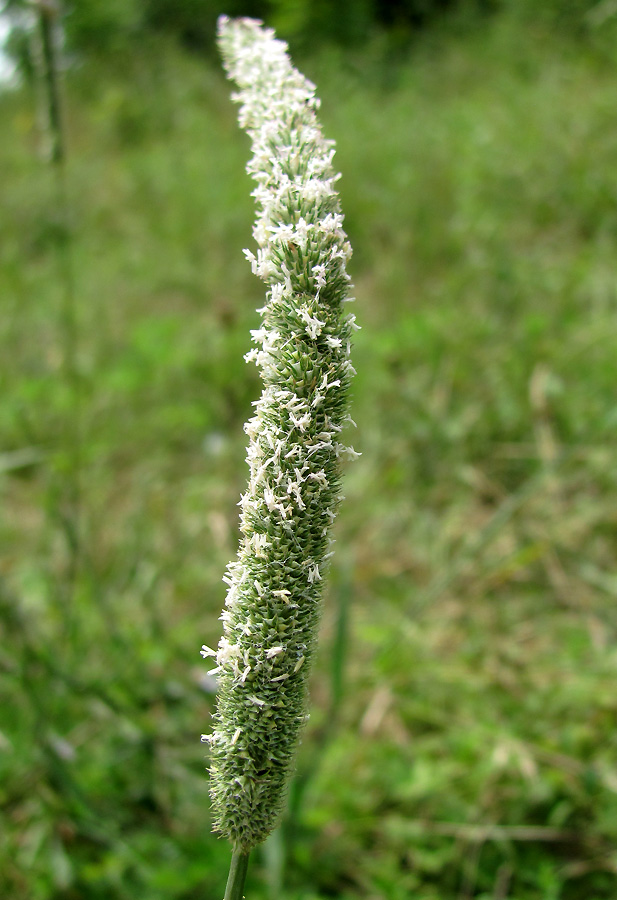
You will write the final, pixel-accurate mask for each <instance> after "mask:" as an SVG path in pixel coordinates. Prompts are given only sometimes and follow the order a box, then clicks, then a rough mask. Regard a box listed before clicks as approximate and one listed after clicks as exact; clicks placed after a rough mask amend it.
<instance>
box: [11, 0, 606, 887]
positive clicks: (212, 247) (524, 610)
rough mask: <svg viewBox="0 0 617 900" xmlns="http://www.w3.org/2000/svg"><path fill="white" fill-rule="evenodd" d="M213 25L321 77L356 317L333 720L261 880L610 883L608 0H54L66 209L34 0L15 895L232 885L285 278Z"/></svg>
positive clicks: (22, 104) (20, 297) (16, 395)
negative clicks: (217, 768) (255, 336)
mask: <svg viewBox="0 0 617 900" xmlns="http://www.w3.org/2000/svg"><path fill="white" fill-rule="evenodd" d="M222 11H225V12H228V13H229V14H231V15H234V14H245V15H246V14H248V15H259V16H262V17H264V18H265V19H266V20H267V22H268V23H269V24H272V25H274V26H275V27H276V28H277V30H278V33H279V34H280V35H281V36H282V37H285V38H286V39H288V40H289V42H290V48H291V52H292V55H293V58H294V61H295V63H296V64H297V65H298V67H299V68H301V70H302V71H303V72H304V73H305V74H306V75H308V76H309V77H310V78H311V79H313V80H314V81H315V82H316V84H317V86H318V95H319V96H320V97H321V98H322V113H321V119H322V123H323V125H324V130H325V132H326V134H327V136H328V137H331V138H334V139H335V140H336V142H337V147H338V152H337V157H336V162H337V166H338V168H339V169H340V171H341V172H342V173H343V179H342V180H341V182H340V190H341V196H342V204H343V209H344V212H345V214H346V228H347V231H348V233H349V237H350V240H351V243H352V245H353V247H354V251H355V253H354V258H353V260H352V265H351V273H352V276H353V279H354V281H355V284H356V295H357V304H356V309H355V312H356V314H357V316H358V320H359V322H360V324H361V325H362V331H360V332H359V334H358V337H357V340H356V347H355V355H354V362H355V366H356V368H357V370H358V375H357V378H356V379H355V382H354V400H353V410H352V414H353V417H354V419H355V420H356V422H357V424H358V429H357V432H355V433H354V434H353V435H350V438H351V440H352V441H353V443H354V445H355V446H356V448H357V449H358V450H360V451H361V452H362V457H361V458H360V460H359V461H358V462H356V463H355V464H353V466H349V468H348V471H347V472H346V476H345V494H346V501H345V503H344V504H343V506H342V509H341V513H340V517H339V520H338V522H337V525H336V537H337V545H336V548H337V552H336V556H335V558H334V561H333V567H332V572H331V578H330V583H329V586H328V589H327V596H326V602H325V609H324V619H323V629H322V640H321V645H320V652H319V657H318V659H317V662H316V666H315V671H314V674H313V679H312V714H311V720H310V723H309V726H308V729H307V731H306V734H305V738H304V741H303V744H302V747H301V749H300V754H299V760H298V776H297V779H296V781H295V783H294V786H293V788H292V791H291V794H290V805H289V812H288V814H287V816H286V819H285V822H284V823H283V827H282V828H281V830H280V831H279V832H277V834H276V835H275V836H274V837H273V838H272V839H271V840H270V841H269V842H268V843H267V844H266V845H265V846H264V847H263V848H262V849H261V850H260V851H259V852H257V853H256V854H255V855H254V859H253V862H252V866H251V869H250V872H249V879H248V882H247V888H246V896H247V898H259V900H273V898H281V900H318V898H319V900H325V898H343V900H356V898H364V900H381V898H385V900H405V898H416V900H471V898H477V900H611V898H615V896H617V846H616V845H617V765H616V764H617V729H616V724H617V690H616V675H617V642H616V629H617V615H616V609H615V605H616V604H615V599H616V596H617V571H616V568H615V559H616V549H617V467H616V465H615V439H616V437H617V405H616V402H615V385H616V380H617V378H616V376H617V362H616V331H615V321H616V314H617V279H616V270H617V254H616V249H617V123H616V115H615V109H616V102H617V50H616V47H617V43H616V40H615V39H616V37H617V3H614V2H611V0H602V2H595V0H547V2H544V3H541V4H537V3H533V2H532V0H520V2H516V0H501V2H500V0H485V2H483V3H480V2H478V3H471V2H447V0H441V2H439V0H398V2H392V3H388V2H386V0H381V2H378V0H359V2H351V0H345V2H338V3H336V2H331V0H319V2H308V0H289V2H284V0H269V2H258V0H255V2H252V3H251V2H241V0H233V2H229V3H228V4H227V5H226V6H225V5H224V4H223V3H222V2H221V3H218V2H208V0H174V2H172V0H130V2H102V0H81V2H76V3H73V4H68V3H67V5H66V8H65V9H64V12H63V15H62V16H61V20H60V31H61V37H62V41H61V43H62V49H61V54H60V59H61V64H62V69H63V77H62V91H61V93H62V104H63V117H64V128H65V133H64V142H65V147H66V172H65V183H64V185H63V184H62V180H61V179H60V180H59V179H58V172H57V171H54V167H53V165H50V163H49V162H47V161H46V160H45V159H44V150H45V145H46V143H47V142H48V139H49V134H47V133H46V126H45V116H46V107H47V103H46V100H45V83H44V79H43V78H42V76H41V71H40V69H41V66H40V53H38V54H37V49H36V48H37V42H36V39H35V38H36V34H35V35H34V37H33V23H35V17H34V13H33V11H32V10H30V11H29V12H28V11H27V10H25V8H24V7H23V6H22V5H21V4H20V3H16V2H11V3H9V4H7V5H6V8H5V16H6V15H9V14H10V15H11V17H12V18H11V22H12V24H13V30H12V32H11V35H10V37H9V44H8V50H9V52H10V53H11V54H12V57H13V59H14V60H16V62H17V64H18V67H19V72H20V73H21V74H20V80H19V81H18V83H12V84H8V85H5V86H4V87H3V88H2V89H1V90H0V135H1V139H0V210H1V212H0V303H1V305H2V306H1V308H2V315H1V317H0V336H1V345H0V379H1V381H0V438H1V441H0V491H1V499H0V534H1V545H0V634H1V639H0V804H1V816H2V822H1V828H0V897H1V898H2V900H124V898H126V900H129V898H130V900H220V897H221V896H222V893H223V888H224V884H225V879H226V875H227V868H228V863H229V848H228V846H227V845H226V843H225V842H224V841H221V840H218V839H217V838H216V837H214V836H212V835H211V834H210V820H209V800H208V784H207V775H206V771H205V767H206V760H205V747H204V745H203V744H201V743H200V740H199V738H200V734H201V732H202V731H207V730H208V729H209V715H210V710H211V708H212V703H213V688H214V684H213V682H212V680H211V679H209V678H208V677H207V676H206V672H207V670H208V668H209V666H208V664H207V663H203V662H202V660H201V658H200V656H199V648H200V647H201V645H202V643H204V642H205V643H207V644H210V645H213V644H215V643H216V642H217V640H218V637H219V632H220V622H219V621H218V616H219V613H220V610H221V607H222V604H223V600H224V585H223V584H222V582H221V576H222V574H223V572H224V568H225V565H226V563H227V561H228V560H229V559H230V558H231V557H233V555H234V554H235V549H236V545H237V538H238V529H237V525H238V510H237V507H236V503H237V501H238V499H239V496H240V493H241V492H242V490H243V489H244V485H245V482H246V477H247V469H246V465H245V463H244V448H245V435H244V433H243V431H242V425H243V423H244V421H245V420H246V419H247V418H248V417H249V415H250V411H251V401H252V400H254V399H256V398H257V396H258V394H259V383H258V380H257V375H256V372H255V370H254V367H249V366H245V365H244V363H243V360H242V357H243V354H244V353H245V352H246V351H247V350H248V349H249V347H250V336H249V331H250V329H251V328H255V327H257V322H258V316H257V314H256V312H255V309H256V307H259V306H261V305H262V302H263V290H262V285H261V284H260V283H259V282H258V281H257V279H255V278H254V277H253V276H252V275H251V273H250V267H249V266H248V264H247V263H246V261H245V260H244V258H243V256H242V248H243V247H246V246H252V244H253V242H252V238H251V225H252V221H253V216H254V212H253V205H252V200H251V197H250V191H251V189H252V185H251V182H250V180H249V178H248V176H246V175H245V174H244V166H245V163H246V161H247V159H248V156H249V144H248V140H247V138H246V137H245V135H243V134H242V133H241V132H240V130H239V129H238V127H237V124H236V119H235V117H236V109H235V108H234V107H233V105H232V103H231V102H230V99H229V95H230V91H231V87H230V85H229V84H227V83H226V82H225V81H224V78H223V75H222V71H221V67H220V63H219V60H218V57H217V55H216V51H215V49H214V47H213V34H214V27H215V20H216V16H217V14H218V13H220V12H222ZM5 21H6V20H5ZM35 31H36V29H35ZM37 60H38V62H37Z"/></svg>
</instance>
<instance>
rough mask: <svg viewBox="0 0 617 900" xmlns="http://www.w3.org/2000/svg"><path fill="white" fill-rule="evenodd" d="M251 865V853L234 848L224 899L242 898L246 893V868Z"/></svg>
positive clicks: (234, 899)
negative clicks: (244, 892) (244, 891)
mask: <svg viewBox="0 0 617 900" xmlns="http://www.w3.org/2000/svg"><path fill="white" fill-rule="evenodd" d="M248 866H249V854H248V853H242V852H241V851H239V850H234V851H233V853H232V857H231V866H230V867H229V878H228V879H227V887H226V888H225V896H224V898H223V900H242V898H243V896H244V894H243V893H242V891H243V890H244V879H245V878H246V870H247V869H248Z"/></svg>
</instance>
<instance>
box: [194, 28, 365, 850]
mask: <svg viewBox="0 0 617 900" xmlns="http://www.w3.org/2000/svg"><path fill="white" fill-rule="evenodd" d="M219 44H220V48H221V52H222V55H223V59H224V62H225V66H226V69H227V72H228V75H229V77H230V78H232V79H233V80H234V81H235V82H236V84H237V85H238V87H239V93H238V94H237V95H235V96H234V99H235V100H237V101H239V102H240V103H241V109H240V114H239V120H240V124H241V125H242V126H243V127H244V128H245V129H246V131H247V132H248V134H249V136H250V137H251V139H252V145H253V146H252V149H253V158H252V160H251V162H250V163H249V164H248V166H247V169H248V171H249V172H250V174H251V175H252V176H253V178H254V179H255V181H256V182H257V188H256V189H255V191H254V192H253V193H254V196H255V199H256V201H257V207H258V214H257V222H256V225H255V229H254V237H255V240H256V241H257V244H258V247H259V249H258V251H257V256H254V255H253V254H252V253H250V252H249V251H245V253H246V256H247V257H248V258H249V260H250V261H251V265H252V268H253V271H254V272H255V273H256V274H257V275H259V276H260V277H261V278H262V279H263V280H264V281H265V282H266V284H267V285H268V290H267V294H266V305H265V307H264V309H263V310H261V313H262V314H263V324H262V327H261V328H259V329H258V330H256V331H254V332H253V340H254V342H255V343H256V344H257V348H256V349H254V350H252V351H251V352H250V353H249V354H247V359H250V360H253V361H255V362H256V363H257V365H258V366H259V367H260V368H261V375H262V379H263V383H264V388H263V392H262V395H261V398H260V399H259V400H258V401H257V402H256V403H255V407H256V412H255V415H254V417H253V418H252V419H251V420H250V421H249V422H248V423H247V425H246V426H245V430H246V433H247V434H248V436H249V439H250V442H249V447H248V457H247V461H248V463H249V466H250V482H249V485H248V490H247V492H246V494H244V496H243V497H242V500H241V502H240V506H241V510H242V511H241V519H240V521H241V532H242V537H241V541H240V548H239V551H238V558H237V560H236V561H235V562H232V563H230V565H229V567H228V573H227V576H226V578H225V580H226V582H227V584H228V585H229V591H228V594H227V599H226V608H225V610H224V611H223V615H222V616H221V618H222V620H223V628H224V634H223V637H222V638H221V640H220V643H219V646H218V650H217V651H213V650H210V649H209V648H208V647H204V648H203V649H202V654H203V656H204V657H206V656H215V657H216V664H217V665H216V668H215V669H214V672H216V673H217V675H218V679H219V686H220V688H219V695H218V702H217V712H216V714H215V717H214V729H213V731H212V733H211V734H210V735H208V736H207V737H205V736H204V740H207V741H208V742H209V744H210V748H211V768H210V774H211V795H212V801H213V806H214V815H215V827H216V829H217V830H218V831H220V832H221V833H222V834H225V835H226V836H227V837H229V838H230V840H231V841H232V842H233V844H234V847H235V849H236V850H238V851H241V852H244V853H246V852H247V851H249V850H250V849H251V848H252V847H254V846H255V845H256V844H258V843H260V842H261V841H263V840H264V839H265V838H266V837H267V836H268V834H269V833H270V832H271V831H272V829H273V828H274V827H275V826H276V824H277V821H278V818H279V816H280V812H281V808H282V805H283V800H284V794H285V788H286V785H287V782H288V779H289V776H290V774H291V769H292V766H293V759H294V752H295V748H296V745H297V741H298V735H299V731H300V729H301V727H302V724H303V722H304V721H305V719H306V681H307V674H308V670H309V664H310V661H311V656H312V654H313V646H314V643H315V637H316V629H317V624H318V619H319V612H320V605H321V604H320V601H321V587H322V579H323V577H324V573H325V569H326V566H327V560H328V557H329V556H330V555H331V554H330V553H329V549H330V544H331V540H330V537H329V532H330V526H331V524H332V521H333V519H334V517H335V512H336V509H337V506H338V503H339V499H340V492H339V478H340V460H341V457H344V456H349V455H351V456H354V455H355V454H354V451H353V450H352V449H351V448H348V447H345V446H344V445H343V444H342V443H341V442H340V440H339V436H340V432H341V430H342V428H343V426H344V424H345V422H346V421H347V420H348V418H349V417H348V415H347V406H348V388H349V381H350V378H351V375H352V374H353V368H352V365H351V362H350V358H349V357H350V337H351V333H352V331H353V330H354V328H355V327H356V326H355V323H354V317H353V316H352V315H349V314H348V313H346V312H345V310H344V303H345V301H348V300H350V299H352V298H350V297H349V287H350V284H349V276H348V275H347V273H346V270H345V265H346V263H347V261H348V259H349V257H350V255H351V248H350V246H349V243H348V242H347V239H346V235H345V233H344V231H343V229H342V222H343V217H342V215H341V213H340V206H339V201H338V196H337V194H336V191H335V187H334V185H335V182H336V180H337V179H338V177H339V176H338V175H337V174H336V173H335V172H334V170H333V168H332V158H333V156H334V146H333V143H332V142H331V141H326V140H324V138H323V136H322V134H321V130H320V127H319V125H318V123H317V119H316V116H315V110H316V109H317V108H318V105H319V104H318V101H317V99H316V98H315V88H314V86H313V85H312V84H311V83H310V82H309V81H307V79H306V78H304V77H303V76H302V75H301V74H300V73H299V72H298V71H296V69H294V68H293V67H292V65H291V63H290V61H289V57H288V56H287V53H286V50H287V46H286V44H285V43H283V42H282V41H277V40H275V38H274V33H273V32H272V31H271V30H270V29H266V28H263V27H262V25H261V23H260V22H257V21H255V20H252V19H240V20H229V19H227V18H226V17H223V18H221V19H220V20H219Z"/></svg>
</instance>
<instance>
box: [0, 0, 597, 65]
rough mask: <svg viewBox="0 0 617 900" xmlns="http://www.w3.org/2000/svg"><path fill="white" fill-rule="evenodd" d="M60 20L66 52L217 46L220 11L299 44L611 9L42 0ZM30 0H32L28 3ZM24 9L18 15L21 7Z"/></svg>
mask: <svg viewBox="0 0 617 900" xmlns="http://www.w3.org/2000/svg"><path fill="white" fill-rule="evenodd" d="M46 2H48V5H52V6H55V8H56V9H57V10H58V12H59V15H60V17H61V21H62V29H63V34H64V40H65V48H66V51H67V53H68V54H69V56H70V55H71V54H78V56H80V57H83V56H84V55H86V56H87V55H92V54H95V55H109V54H114V53H117V52H133V51H134V50H135V49H138V48H139V47H140V46H143V43H144V41H147V40H148V39H149V38H153V37H154V36H155V35H160V34H165V35H167V36H168V37H173V38H174V39H176V40H177V41H178V42H179V43H180V44H181V45H182V46H184V47H185V48H187V49H189V50H193V51H196V52H199V53H202V54H203V53H206V54H208V55H213V54H214V52H215V49H214V44H215V31H216V20H217V17H218V16H219V15H220V14H221V13H225V14H226V15H230V16H251V17H255V18H260V19H263V20H264V21H266V23H267V24H269V25H272V26H273V27H274V28H276V30H277V33H278V34H279V35H280V36H281V37H284V38H286V39H287V40H290V41H291V42H292V45H293V46H294V48H295V49H297V50H298V51H309V50H314V49H315V46H316V45H320V44H321V45H323V44H327V43H334V44H339V45H343V46H346V45H358V44H359V43H362V42H365V41H367V40H370V39H372V38H374V37H375V36H376V35H378V34H379V35H382V36H384V37H386V38H388V39H389V40H391V41H393V42H394V46H398V45H400V44H401V42H403V43H406V42H409V40H411V39H413V38H415V37H417V35H418V34H419V33H421V32H422V31H423V30H424V29H425V28H426V27H427V26H429V25H434V24H439V23H447V22H448V21H449V20H451V21H452V20H454V21H456V22H458V24H459V25H464V24H465V22H466V21H469V22H472V21H475V19H476V17H477V16H478V14H480V15H484V16H488V15H493V14H495V13H498V12H499V11H507V12H508V13H510V14H513V15H515V16H518V17H519V18H520V19H521V20H522V21H526V22H543V23H544V24H549V25H551V26H554V27H557V28H562V29H566V30H571V31H584V30H585V29H587V28H588V27H589V26H590V25H593V23H594V22H597V21H603V20H604V18H607V17H609V18H610V17H611V16H612V15H614V10H613V9H612V5H611V4H610V3H608V2H606V0H605V2H604V3H602V2H598V0H544V2H542V3H537V2H534V0H46ZM34 6H36V4H34ZM5 9H6V11H7V14H8V15H9V16H11V17H12V18H13V20H14V22H15V29H14V31H15V33H14V35H13V37H12V39H11V41H10V42H9V52H11V53H12V54H13V55H14V56H15V57H16V58H17V59H18V60H19V61H20V63H21V65H22V68H25V67H27V61H26V55H27V47H26V45H27V41H26V40H25V34H26V33H27V31H28V27H29V26H28V22H29V21H31V19H32V15H31V13H32V4H30V3H28V2H27V0H6V3H5ZM28 10H29V11H30V15H26V16H24V12H25V11H28Z"/></svg>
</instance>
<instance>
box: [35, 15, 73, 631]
mask: <svg viewBox="0 0 617 900" xmlns="http://www.w3.org/2000/svg"><path fill="white" fill-rule="evenodd" d="M36 10H37V14H38V38H39V47H38V52H37V53H35V62H38V67H39V69H40V79H41V82H42V87H43V105H44V107H45V122H46V131H47V138H48V160H49V164H50V168H51V170H52V172H53V177H54V182H55V193H56V198H55V204H56V215H57V219H58V225H59V230H58V235H57V240H56V242H55V249H56V259H57V265H58V272H59V280H60V283H61V285H62V291H63V299H62V307H61V328H62V336H63V373H64V378H65V380H66V383H67V385H68V387H69V390H70V393H71V406H72V410H71V415H70V419H69V421H68V422H67V423H65V428H64V429H63V431H64V433H65V435H66V445H65V448H66V449H65V452H66V464H65V466H64V478H63V484H62V486H61V487H60V496H59V497H58V501H59V503H58V508H57V510H56V514H57V517H58V519H59V522H60V524H61V527H62V530H63V532H64V537H65V541H66V545H67V550H68V571H67V578H66V582H67V593H68V597H67V600H68V601H69V604H70V603H71V600H72V596H73V593H74V589H75V584H76V581H77V576H78V570H79V567H80V558H81V465H82V463H81V379H80V375H79V367H78V363H77V344H78V328H77V300H76V289H75V265H74V259H73V233H72V227H71V221H70V208H69V207H70V205H69V199H68V189H67V173H66V158H67V153H66V135H65V127H64V117H63V110H62V91H61V85H60V66H59V63H58V50H57V27H58V25H57V21H58V16H59V7H58V5H57V3H56V2H54V0H38V2H37V3H36ZM65 622H66V624H67V637H69V639H70V636H71V635H70V632H71V631H72V628H73V627H74V625H75V623H74V621H73V616H72V615H71V614H70V613H68V609H67V611H66V612H65Z"/></svg>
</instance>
